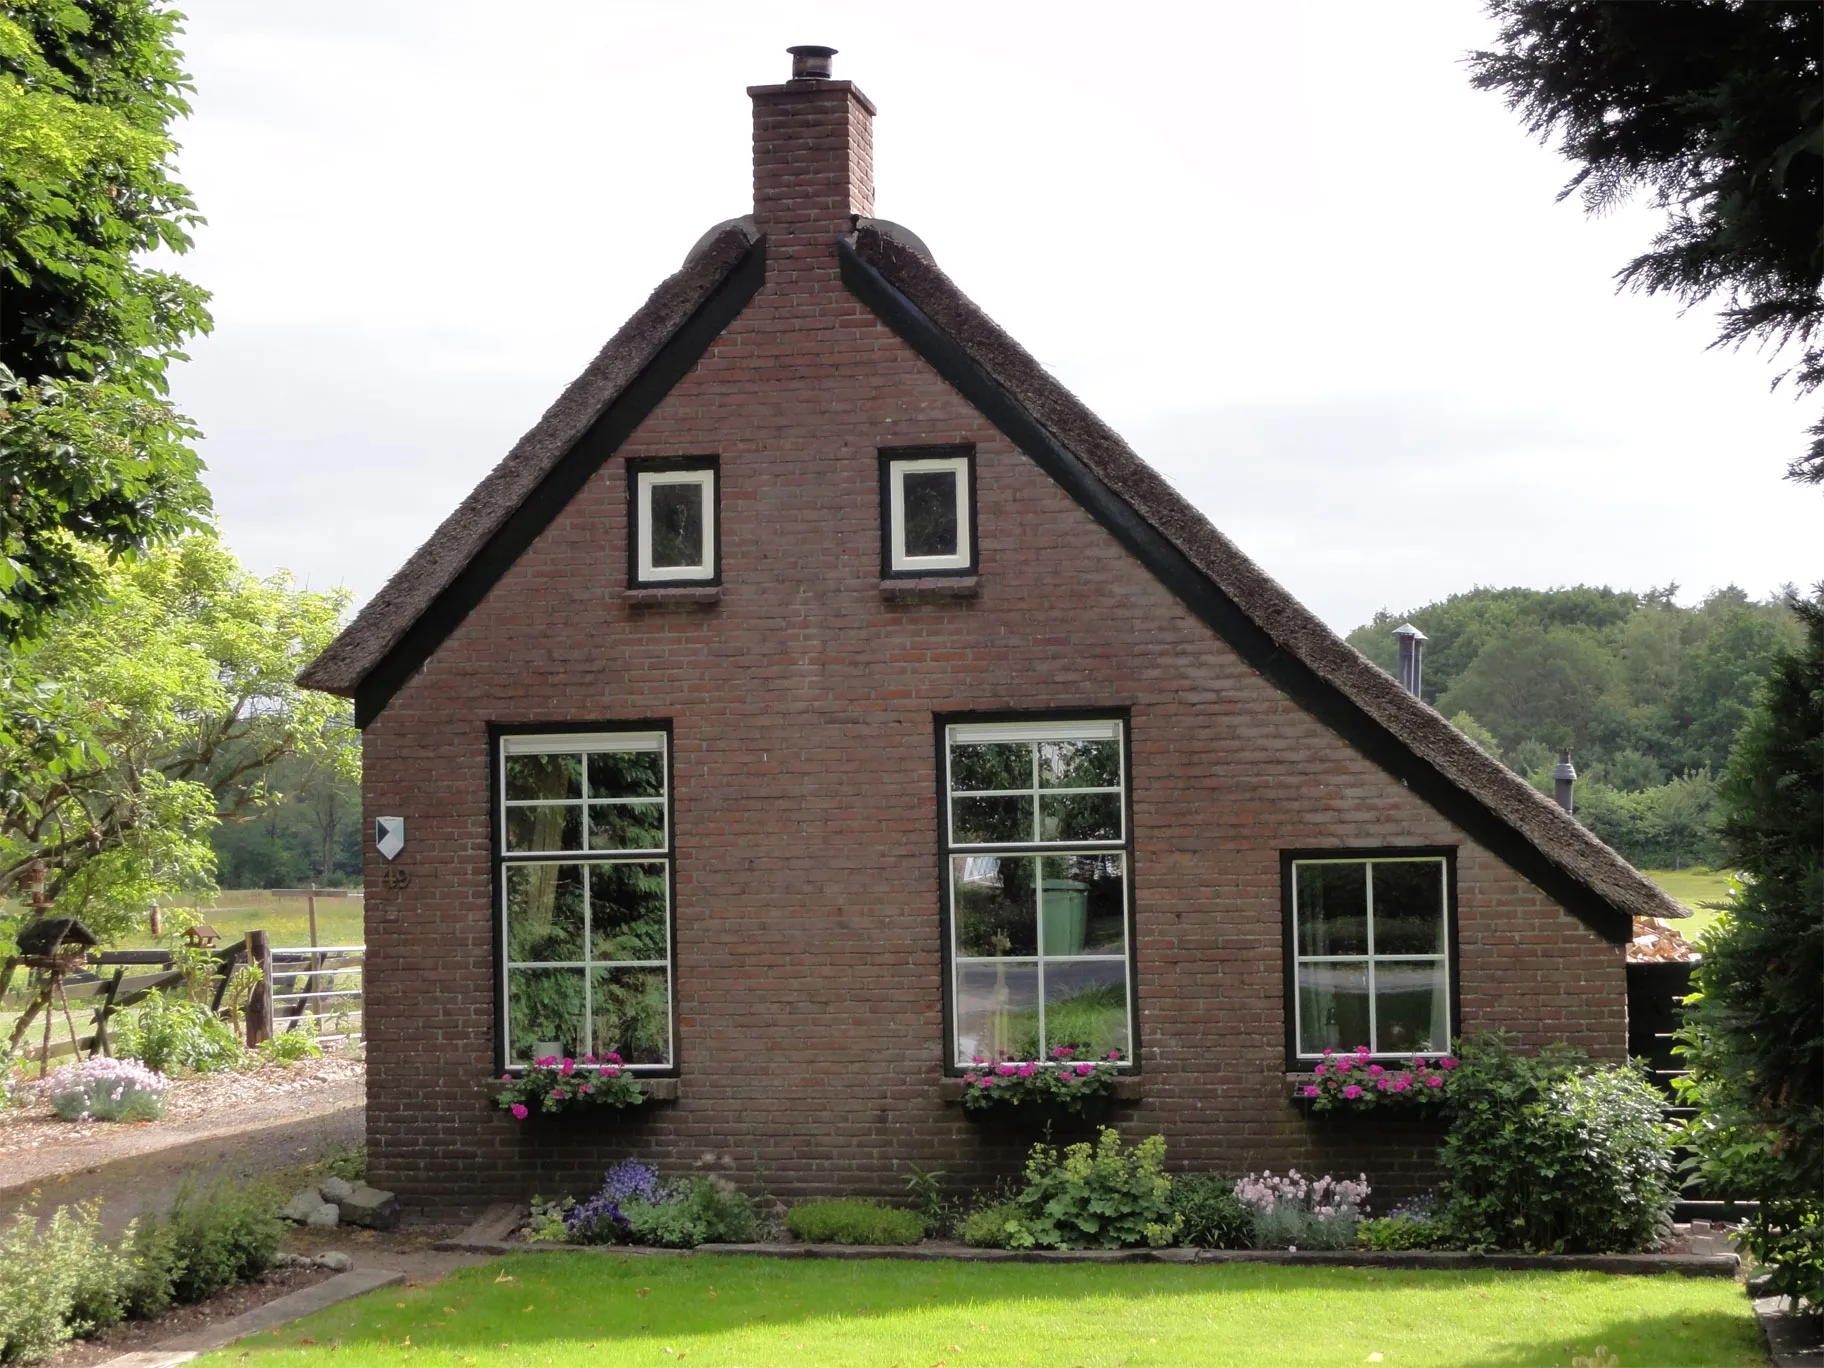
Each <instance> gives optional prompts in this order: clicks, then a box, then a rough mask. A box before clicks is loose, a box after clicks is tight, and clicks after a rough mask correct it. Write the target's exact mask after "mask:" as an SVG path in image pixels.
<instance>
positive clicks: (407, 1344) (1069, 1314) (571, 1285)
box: [200, 1254, 1766, 1368]
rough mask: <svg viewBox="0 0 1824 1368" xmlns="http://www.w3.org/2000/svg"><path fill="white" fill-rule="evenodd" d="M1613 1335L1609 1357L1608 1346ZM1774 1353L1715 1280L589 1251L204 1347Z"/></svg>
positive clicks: (486, 1351) (1310, 1354) (1395, 1367)
mask: <svg viewBox="0 0 1824 1368" xmlns="http://www.w3.org/2000/svg"><path fill="white" fill-rule="evenodd" d="M1598 1346H1601V1347H1602V1348H1604V1349H1606V1351H1607V1354H1606V1355H1605V1356H1603V1357H1601V1358H1600V1359H1598V1358H1594V1357H1593V1356H1594V1355H1595V1354H1596V1352H1597V1349H1598ZM332 1347H333V1349H334V1351H335V1352H334V1354H333V1356H331V1355H329V1354H327V1353H326V1352H325V1351H326V1350H328V1349H331V1348H332ZM1580 1360H1581V1361H1582V1362H1580ZM1765 1361H1766V1360H1765V1354H1764V1351H1763V1349H1762V1348H1761V1341H1760V1332H1759V1330H1758V1329H1757V1328H1756V1325H1755V1322H1754V1316H1753V1314H1752V1312H1751V1310H1750V1307H1749V1304H1748V1300H1747V1298H1746V1297H1744V1296H1743V1295H1742V1290H1741V1289H1740V1288H1739V1287H1737V1286H1736V1285H1735V1284H1734V1283H1732V1282H1729V1281H1727V1280H1724V1279H1720V1278H1689V1279H1687V1278H1680V1277H1677V1276H1676V1275H1670V1274H1668V1275H1665V1276H1662V1277H1655V1278H1618V1277H1608V1276H1605V1275H1602V1274H1594V1273H1495V1272H1405V1271H1399V1272H1395V1271H1390V1270H1378V1269H1355V1268H1288V1267H1275V1266H1268V1265H1260V1264H1226V1265H1223V1264H1218V1265H1204V1266H1199V1267H1180V1266H1175V1265H1159V1264H1150V1265H1148V1264H1141V1265H1133V1264H1129V1265H1114V1266H1106V1265H1104V1266H1098V1265H1090V1264H1069V1265H1060V1264H990V1263H956V1262H945V1263H914V1262H908V1261H890V1260H880V1261H869V1262H837V1261H829V1260H802V1261H800V1260H780V1259H754V1258H726V1257H712V1256H701V1257H692V1258H657V1257H652V1258H635V1257H627V1256H611V1255H600V1256H597V1255H589V1254H575V1255H564V1254H546V1255H519V1256H516V1257H513V1258H509V1259H502V1260H497V1261H494V1262H490V1263H486V1264H480V1265H476V1266H474V1267H471V1268H466V1269H463V1270H462V1271H460V1272H458V1273H455V1274H453V1275H452V1276H450V1277H449V1278H447V1279H445V1280H444V1281H442V1282H438V1283H435V1284H431V1285H429V1286H423V1287H412V1288H387V1289H385V1290H383V1291H380V1292H376V1293H374V1294H372V1295H371V1296H367V1297H363V1298H360V1299H358V1300H355V1301H351V1302H346V1303H344V1304H343V1305H341V1306H338V1307H334V1308H332V1309H330V1310H328V1311H324V1312H321V1313H319V1314H318V1315H315V1316H312V1317H310V1318H309V1319H308V1320H304V1321H300V1322H298V1323H297V1324H295V1325H291V1326H287V1327H285V1328H284V1329H282V1330H279V1331H275V1332H273V1333H271V1334H267V1335H259V1336H255V1337H252V1338H249V1339H246V1340H243V1341H241V1342H240V1343H238V1344H236V1345H234V1346H233V1347H232V1348H229V1349H225V1350H223V1351H221V1352H220V1353H218V1354H215V1355H212V1356H210V1357H208V1358H205V1359H203V1360H200V1362H201V1363H205V1364H211V1365H218V1366H219V1368H238V1366H239V1365H240V1364H243V1363H251V1364H256V1365H258V1364H266V1365H278V1364H282V1363H283V1364H290V1363H297V1364H305V1363H310V1364H320V1363H331V1364H336V1365H339V1368H358V1366H360V1365H369V1364H387V1365H393V1364H399V1363H413V1364H419V1365H424V1368H442V1365H450V1366H451V1368H458V1365H477V1368H480V1366H482V1365H486V1366H487V1368H502V1366H503V1365H508V1364H513V1365H519V1364H533V1365H537V1364H556V1365H579V1366H580V1365H596V1364H608V1365H618V1364H664V1365H669V1364H678V1363H682V1364H685V1365H687V1368H698V1365H702V1368H733V1366H734V1365H745V1368H764V1365H768V1364H771V1365H775V1368H787V1366H788V1365H791V1366H792V1368H802V1366H803V1365H813V1364H815V1365H824V1364H829V1365H842V1366H843V1368H847V1366H848V1365H856V1366H857V1368H869V1366H872V1365H878V1368H889V1366H890V1365H894V1364H898V1365H901V1368H935V1366H936V1365H938V1364H943V1365H946V1368H970V1365H989V1364H1008V1365H1014V1364H1029V1365H1033V1368H1040V1366H1041V1365H1043V1366H1044V1368H1051V1365H1066V1366H1068V1365H1071V1364H1081V1365H1083V1366H1084V1368H1092V1366H1093V1365H1108V1368H1114V1365H1118V1364H1119V1365H1128V1368H1141V1366H1142V1365H1153V1364H1157V1365H1186V1364H1196V1365H1220V1364H1236V1365H1244V1364H1245V1365H1248V1366H1249V1368H1270V1365H1274V1364H1287V1365H1294V1364H1296V1365H1308V1364H1359V1363H1369V1362H1378V1363H1382V1364H1385V1365H1387V1368H1405V1366H1407V1365H1423V1364H1433V1365H1439V1368H1531V1366H1532V1365H1550V1364H1558V1365H1562V1368H1572V1365H1573V1364H1577V1365H1578V1368H1582V1363H1583V1362H1588V1363H1600V1364H1601V1365H1602V1368H1644V1366H1645V1365H1653V1368H1675V1365H1681V1364H1703V1365H1706V1368H1714V1366H1715V1365H1729V1364H1744V1365H1745V1364H1760V1363H1764V1362H1765Z"/></svg>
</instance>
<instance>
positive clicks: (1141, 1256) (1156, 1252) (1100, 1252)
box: [434, 1205, 1738, 1278]
mask: <svg viewBox="0 0 1824 1368" xmlns="http://www.w3.org/2000/svg"><path fill="white" fill-rule="evenodd" d="M524 1210H525V1208H524V1207H512V1206H506V1205H501V1206H494V1207H489V1208H488V1210H487V1212H486V1213H485V1214H484V1215H483V1216H482V1218H481V1219H480V1220H479V1221H477V1222H475V1224H474V1225H472V1226H470V1227H469V1228H468V1229H467V1230H465V1231H464V1232H463V1233H462V1234H460V1235H458V1236H456V1238H455V1239H453V1240H444V1241H441V1242H440V1243H438V1244H437V1245H436V1246H434V1247H435V1248H437V1249H443V1250H454V1251H460V1252H463V1253H469V1254H636V1255H669V1256H672V1257H677V1256H683V1255H691V1254H712V1255H713V1254H745V1255H750V1256H753V1257H758V1258H765V1259H910V1260H914V1261H928V1260H933V1259H953V1260H958V1261H961V1262H967V1263H1101V1264H1114V1263H1167V1264H1223V1263H1259V1264H1292V1265H1297V1264H1309V1265H1318V1266H1328V1267H1343V1268H1414V1269H1453V1268H1455V1269H1461V1268H1497V1269H1503V1270H1509V1271H1526V1272H1544V1271H1551V1272H1560V1273H1573V1272H1575V1273H1621V1274H1634V1275H1642V1274H1656V1273H1680V1274H1683V1275H1684V1276H1685V1277H1688V1278H1733V1277H1734V1276H1735V1274H1736V1269H1737V1266H1738V1265H1737V1260H1736V1257H1735V1256H1734V1255H1733V1254H1464V1253H1460V1252H1458V1251H1455V1250H1436V1251H1425V1250H1399V1251H1391V1252H1386V1253H1381V1252H1376V1251H1372V1250H1352V1249H1338V1250H1327V1249H1312V1250H1296V1251H1294V1250H1282V1249H1068V1250H1059V1249H1027V1250H1014V1249H976V1248H973V1247H971V1246H969V1245H963V1244H951V1243H948V1242H940V1241H936V1240H926V1241H923V1242H921V1243H919V1244H915V1245H838V1244H797V1243H790V1244H787V1243H778V1244H773V1243H765V1244H705V1245H698V1246H697V1247H696V1248H695V1249H694V1250H692V1249H649V1248H647V1247H645V1246H642V1245H565V1244H527V1243H526V1242H524V1241H522V1240H511V1239H509V1238H507V1237H508V1236H509V1235H510V1234H511V1233H512V1231H513V1228H514V1226H515V1225H517V1224H518V1221H519V1218H520V1216H521V1215H522V1214H523V1212H524Z"/></svg>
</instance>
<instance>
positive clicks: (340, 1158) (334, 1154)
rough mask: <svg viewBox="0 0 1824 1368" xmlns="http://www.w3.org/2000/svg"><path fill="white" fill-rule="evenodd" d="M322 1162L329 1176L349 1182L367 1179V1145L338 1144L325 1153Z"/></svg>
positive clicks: (324, 1170)
mask: <svg viewBox="0 0 1824 1368" xmlns="http://www.w3.org/2000/svg"><path fill="white" fill-rule="evenodd" d="M321 1162H322V1165H323V1172H324V1174H325V1175H326V1176H328V1177H331V1178H340V1179H342V1180H343V1181H345V1182H349V1183H365V1182H366V1181H367V1146H366V1145H337V1146H335V1147H334V1148H332V1149H330V1150H328V1151H326V1152H325V1153H324V1155H323V1158H322V1161H321Z"/></svg>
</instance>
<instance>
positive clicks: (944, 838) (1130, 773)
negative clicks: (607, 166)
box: [931, 704, 1145, 1078]
mask: <svg viewBox="0 0 1824 1368" xmlns="http://www.w3.org/2000/svg"><path fill="white" fill-rule="evenodd" d="M931 720H932V734H933V739H932V745H933V760H934V769H933V776H934V778H935V780H936V794H937V832H936V836H937V908H938V918H937V920H938V937H939V942H938V964H939V972H940V977H941V978H942V980H943V1037H942V1040H941V1041H940V1042H939V1043H940V1048H941V1049H942V1051H943V1059H942V1065H943V1073H944V1076H945V1077H946V1078H960V1077H962V1075H963V1074H964V1073H966V1072H968V1071H969V1068H970V1066H969V1065H966V1064H958V1063H957V1062H956V956H955V944H956V941H955V926H954V923H955V914H954V909H953V908H952V906H951V888H950V857H951V845H950V753H949V731H950V728H951V727H954V726H970V725H975V724H979V723H994V722H1031V723H1046V722H1116V723H1118V724H1119V725H1120V728H1121V772H1122V781H1123V788H1124V792H1123V793H1122V796H1121V803H1122V813H1121V830H1122V836H1123V838H1124V839H1123V841H1122V844H1121V845H1120V846H1119V847H1115V846H1112V845H1111V846H1107V847H1105V849H1108V850H1110V851H1113V850H1116V849H1119V851H1120V852H1121V854H1122V857H1123V858H1124V860H1125V861H1126V871H1125V872H1126V876H1127V877H1126V882H1127V907H1126V914H1125V915H1126V922H1125V930H1126V942H1127V1000H1128V1009H1129V1013H1130V1016H1129V1020H1128V1025H1127V1030H1128V1042H1127V1043H1128V1050H1127V1055H1126V1058H1124V1059H1123V1060H1121V1062H1120V1069H1121V1071H1122V1073H1123V1074H1124V1075H1127V1074H1132V1075H1134V1076H1139V1075H1140V1074H1141V1073H1142V1072H1143V1071H1144V1066H1143V1064H1142V1063H1141V1059H1142V1057H1143V1054H1144V1050H1143V1041H1142V1038H1141V1032H1142V1025H1141V1023H1142V1019H1143V1018H1144V1016H1145V1012H1144V1009H1143V1007H1142V1003H1141V996H1140V949H1139V937H1138V915H1137V909H1138V906H1139V871H1138V870H1137V869H1136V868H1135V864H1134V839H1135V838H1134V766H1133V756H1134V750H1133V736H1134V727H1133V709H1132V707H1130V706H1128V705H1125V704H1122V705H1116V706H1112V707H1106V708H1041V709H1031V708H1018V709H1004V708H1003V709H992V710H984V711H965V712H940V713H933V714H932V715H931ZM1041 850H1042V848H1040V847H1035V851H1041Z"/></svg>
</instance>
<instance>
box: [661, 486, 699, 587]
mask: <svg viewBox="0 0 1824 1368" xmlns="http://www.w3.org/2000/svg"><path fill="white" fill-rule="evenodd" d="M707 493H708V490H707V488H706V487H705V486H703V485H701V484H698V483H696V482H695V481H692V482H691V483H689V484H673V483H670V482H666V483H660V482H658V481H656V480H655V481H654V482H653V486H652V493H651V496H650V498H651V503H650V509H649V512H650V516H651V518H652V568H653V569H655V570H676V569H679V568H684V567H690V566H697V565H701V564H702V563H703V559H704V557H703V522H704V518H703V500H704V497H705V495H707Z"/></svg>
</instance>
